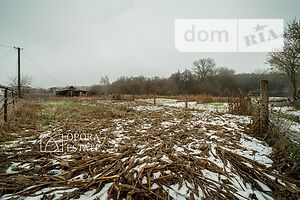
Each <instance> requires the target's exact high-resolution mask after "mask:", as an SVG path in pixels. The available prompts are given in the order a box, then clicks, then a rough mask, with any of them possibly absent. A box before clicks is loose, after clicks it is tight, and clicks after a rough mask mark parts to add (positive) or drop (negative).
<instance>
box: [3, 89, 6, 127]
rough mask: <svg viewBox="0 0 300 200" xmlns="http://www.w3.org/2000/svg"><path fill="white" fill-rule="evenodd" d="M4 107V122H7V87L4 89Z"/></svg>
mask: <svg viewBox="0 0 300 200" xmlns="http://www.w3.org/2000/svg"><path fill="white" fill-rule="evenodd" d="M3 109H4V115H3V117H4V122H7V89H5V90H4V104H3Z"/></svg>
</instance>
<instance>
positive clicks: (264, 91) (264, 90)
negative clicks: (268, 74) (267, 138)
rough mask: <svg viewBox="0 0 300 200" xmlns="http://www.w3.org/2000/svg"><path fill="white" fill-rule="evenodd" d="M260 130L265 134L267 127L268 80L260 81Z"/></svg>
mask: <svg viewBox="0 0 300 200" xmlns="http://www.w3.org/2000/svg"><path fill="white" fill-rule="evenodd" d="M260 99H261V105H260V132H261V133H262V134H266V133H267V132H268V128H269V94H268V80H261V82H260Z"/></svg>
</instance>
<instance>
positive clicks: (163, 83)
mask: <svg viewBox="0 0 300 200" xmlns="http://www.w3.org/2000/svg"><path fill="white" fill-rule="evenodd" d="M266 63H268V64H270V65H271V66H272V68H270V69H269V70H268V71H264V72H263V71H261V70H260V71H257V72H255V73H243V74H235V71H234V70H233V69H230V68H227V67H216V63H215V61H214V59H213V58H200V59H198V60H195V61H194V62H193V67H192V68H191V69H186V70H184V71H179V70H178V71H177V72H175V73H173V74H172V75H171V76H170V77H167V78H160V77H153V78H146V77H144V76H138V77H126V76H122V77H120V78H118V79H117V80H116V81H114V82H112V83H110V82H109V80H108V78H107V77H102V78H101V81H100V83H99V84H98V85H94V86H92V87H91V88H90V94H91V95H97V94H109V93H110V94H114V93H117V94H154V93H155V94H159V95H181V94H189V95H193V94H194V95H196V94H208V95H213V96H229V95H237V94H239V93H240V92H243V93H245V94H248V95H255V94H257V90H258V88H259V82H260V80H262V79H267V80H269V82H270V86H269V88H270V95H272V96H287V95H292V96H293V97H296V96H298V83H299V82H298V79H299V69H300V21H299V20H297V19H296V18H295V19H293V20H292V21H290V22H289V23H288V24H287V26H286V28H285V30H284V47H283V51H282V52H270V53H269V54H268V56H267V58H266Z"/></svg>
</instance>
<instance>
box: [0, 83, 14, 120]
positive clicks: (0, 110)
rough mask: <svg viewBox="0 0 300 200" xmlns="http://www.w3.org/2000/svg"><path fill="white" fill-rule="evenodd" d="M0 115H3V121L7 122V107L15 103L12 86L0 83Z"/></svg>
mask: <svg viewBox="0 0 300 200" xmlns="http://www.w3.org/2000/svg"><path fill="white" fill-rule="evenodd" d="M0 91H1V92H0V115H1V116H3V121H4V122H7V120H8V119H7V118H8V108H9V107H10V105H14V104H15V96H16V95H15V92H14V90H13V89H12V88H10V87H7V86H4V85H0Z"/></svg>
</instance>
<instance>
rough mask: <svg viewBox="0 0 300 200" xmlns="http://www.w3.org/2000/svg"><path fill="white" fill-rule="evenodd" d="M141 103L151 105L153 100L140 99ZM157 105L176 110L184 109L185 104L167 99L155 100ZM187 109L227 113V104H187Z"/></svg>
mask: <svg viewBox="0 0 300 200" xmlns="http://www.w3.org/2000/svg"><path fill="white" fill-rule="evenodd" d="M140 101H141V102H147V103H153V99H140ZM156 103H157V105H164V106H170V107H177V108H185V102H184V101H179V100H177V99H167V98H157V99H156ZM188 108H191V109H198V110H206V111H215V112H227V111H228V104H227V103H197V102H193V101H192V102H188Z"/></svg>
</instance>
